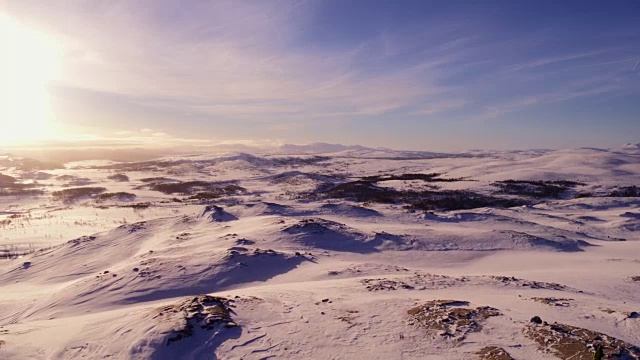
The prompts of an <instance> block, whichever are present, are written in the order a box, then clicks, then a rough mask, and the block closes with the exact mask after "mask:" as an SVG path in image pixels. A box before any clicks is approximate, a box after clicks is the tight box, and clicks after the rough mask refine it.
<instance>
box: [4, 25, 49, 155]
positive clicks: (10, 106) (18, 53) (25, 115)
mask: <svg viewBox="0 0 640 360" xmlns="http://www.w3.org/2000/svg"><path fill="white" fill-rule="evenodd" d="M60 60H61V56H60V50H59V48H58V47H57V46H56V43H55V42H54V41H52V40H51V39H50V38H48V37H47V36H45V35H44V34H40V33H38V32H36V31H34V30H31V29H29V28H27V27H24V26H23V25H21V24H20V23H18V22H16V21H14V20H12V19H10V18H8V17H6V16H3V15H2V14H0V125H1V127H0V142H1V143H5V144H6V143H13V142H16V143H17V142H27V141H33V140H41V139H45V138H49V137H51V136H53V135H54V124H53V113H52V110H51V106H50V99H49V94H48V91H47V85H48V84H49V83H50V82H51V81H52V80H55V79H56V77H57V75H58V70H59V67H60Z"/></svg>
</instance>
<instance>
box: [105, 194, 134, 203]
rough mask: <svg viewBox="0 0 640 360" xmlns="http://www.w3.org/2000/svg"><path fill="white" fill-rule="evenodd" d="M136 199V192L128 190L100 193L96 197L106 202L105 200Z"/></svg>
mask: <svg viewBox="0 0 640 360" xmlns="http://www.w3.org/2000/svg"><path fill="white" fill-rule="evenodd" d="M135 199H136V195H135V194H131V193H128V192H115V193H104V194H100V195H98V196H97V197H96V202H99V203H100V202H105V201H133V200H135Z"/></svg>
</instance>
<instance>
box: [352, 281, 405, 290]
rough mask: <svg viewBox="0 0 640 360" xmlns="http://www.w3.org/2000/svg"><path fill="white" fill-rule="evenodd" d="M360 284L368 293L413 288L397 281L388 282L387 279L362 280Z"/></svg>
mask: <svg viewBox="0 0 640 360" xmlns="http://www.w3.org/2000/svg"><path fill="white" fill-rule="evenodd" d="M362 283H363V284H364V285H365V286H366V287H367V290H369V291H380V290H397V289H406V290H412V289H414V287H413V286H411V285H409V284H407V283H405V282H404V281H399V280H389V279H364V280H362Z"/></svg>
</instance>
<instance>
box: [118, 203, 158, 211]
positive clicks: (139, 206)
mask: <svg viewBox="0 0 640 360" xmlns="http://www.w3.org/2000/svg"><path fill="white" fill-rule="evenodd" d="M150 206H151V203H149V202H141V203H135V204H127V205H120V206H119V207H122V208H132V209H135V210H144V209H148V208H149V207H150Z"/></svg>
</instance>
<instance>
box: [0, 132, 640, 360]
mask: <svg viewBox="0 0 640 360" xmlns="http://www.w3.org/2000/svg"><path fill="white" fill-rule="evenodd" d="M635 150H636V149H635V148H633V147H631V146H625V147H624V149H610V150H602V149H587V148H583V149H568V150H557V151H553V150H531V151H515V152H505V151H501V152H491V151H477V150H476V151H470V152H466V153H460V154H436V153H427V152H411V151H395V150H389V149H371V148H364V147H359V146H342V145H330V144H312V146H308V147H299V146H298V147H296V146H288V147H287V146H285V147H283V148H282V149H281V152H280V153H277V152H271V153H261V154H258V153H256V154H248V153H234V152H225V153H219V154H206V155H201V154H198V155H193V156H171V157H166V158H162V159H158V160H153V161H145V162H139V163H118V162H113V161H83V162H75V163H72V164H66V166H65V167H64V168H59V169H48V170H42V171H44V172H46V173H49V174H51V175H53V176H51V177H42V176H41V177H40V178H39V179H36V180H34V179H33V169H28V170H27V169H21V168H19V167H15V166H14V165H13V164H14V163H15V162H16V161H17V160H19V159H15V158H14V157H11V156H9V155H7V159H11V162H8V161H5V162H4V163H2V164H3V165H0V174H2V175H8V176H12V177H14V178H16V179H17V181H18V183H21V184H31V185H29V186H33V188H35V189H40V190H42V191H43V193H42V194H40V195H37V196H31V195H29V196H27V195H24V196H19V195H11V196H0V224H1V225H0V359H80V358H83V359H86V358H90V359H97V358H114V359H264V358H295V359H352V358H355V359H360V358H370V359H470V358H479V357H478V355H476V352H477V351H478V350H480V349H481V348H483V347H485V346H498V347H501V348H503V349H505V350H506V351H507V352H508V353H509V354H511V356H512V357H514V358H516V359H553V358H555V357H554V356H553V355H552V354H551V353H550V352H547V351H544V350H543V349H540V348H539V347H538V346H537V344H536V343H535V342H534V341H533V340H532V339H531V338H528V337H526V336H525V334H524V333H523V329H524V328H525V326H527V324H528V323H529V319H531V318H532V317H533V316H540V317H541V318H542V319H543V320H544V321H548V322H549V323H553V322H558V323H562V324H568V325H572V326H578V327H583V328H587V329H590V330H594V331H598V332H602V333H604V334H607V335H609V336H613V337H616V338H618V339H621V340H623V341H626V342H628V343H629V344H631V345H635V346H640V319H639V318H638V317H637V316H630V315H629V313H631V312H634V311H636V312H640V277H639V276H640V241H639V240H640V236H639V235H638V234H640V231H639V230H640V198H637V197H628V198H623V197H609V196H606V195H609V194H610V193H611V192H612V191H613V190H614V189H616V188H619V187H623V186H631V185H638V184H640V154H639V153H637V152H636V151H635ZM294 154H301V155H294ZM410 173H419V174H429V173H441V174H442V175H441V177H442V178H446V179H458V178H464V179H462V180H461V181H451V182H426V181H422V180H407V181H405V180H385V181H381V182H380V183H378V184H377V185H378V186H380V188H383V189H387V190H389V191H392V190H393V191H398V192H403V193H405V194H413V192H420V191H424V190H425V189H427V190H429V191H435V192H440V191H451V192H452V193H453V194H457V193H456V192H457V191H461V190H465V191H471V192H474V194H479V195H478V196H480V195H482V196H494V197H495V196H497V197H512V198H516V199H520V200H523V201H525V202H526V204H525V205H522V206H514V207H510V208H500V207H491V206H489V207H478V208H471V209H464V208H461V209H444V208H442V209H435V210H433V211H414V212H412V211H409V210H408V209H407V208H406V207H405V205H407V204H406V203H402V202H396V203H394V202H377V201H375V200H372V201H362V202H356V201H352V200H350V199H348V198H336V197H334V198H332V197H327V195H326V193H325V192H323V191H325V190H326V189H330V188H331V187H332V186H336V185H339V184H344V183H347V182H350V181H364V180H363V177H365V176H372V175H389V174H395V175H400V174H410ZM114 174H125V175H127V176H128V178H129V179H130V180H129V181H116V180H114V178H113V177H112V179H109V177H110V176H112V175H114ZM72 177H73V178H72ZM146 178H169V179H171V181H173V182H174V183H176V184H179V182H185V181H201V182H207V183H209V184H212V185H210V186H214V187H215V186H218V185H220V186H223V185H224V184H234V185H237V186H240V187H242V188H243V189H245V190H244V191H242V192H237V193H234V194H231V195H224V196H220V197H215V196H212V197H211V198H210V199H208V200H194V199H189V198H190V195H192V194H188V193H173V194H164V193H162V192H159V191H154V190H153V188H152V186H151V185H152V184H153V183H154V182H156V183H159V182H161V181H163V180H161V179H159V180H154V181H141V180H142V179H146ZM69 179H83V181H84V182H85V184H86V185H80V186H77V185H69ZM509 179H514V180H524V181H554V180H572V181H579V182H580V183H581V184H578V185H575V186H573V187H568V188H567V189H566V192H564V193H563V194H562V195H561V196H558V197H555V198H530V197H527V196H524V195H505V194H500V193H498V192H497V191H498V188H497V187H496V186H495V185H494V182H497V181H504V180H509ZM459 180H460V179H459ZM30 182H31V183H30ZM216 184H218V185H216ZM7 186H8V185H7ZM86 186H91V187H104V188H106V192H107V193H118V192H126V193H131V194H134V195H136V197H135V199H132V198H126V199H124V198H118V197H114V198H113V199H111V200H109V201H106V202H99V201H97V200H96V198H92V197H85V198H81V199H78V200H77V201H74V202H71V203H63V202H61V201H58V200H56V199H54V198H53V196H52V193H53V192H54V191H58V190H62V189H69V188H75V187H86ZM581 193H590V194H591V195H589V196H585V197H576V196H575V195H577V194H581ZM406 201H411V200H410V199H409V200H406ZM10 253H11V254H12V255H13V254H17V256H15V257H14V256H11V257H10V258H8V259H4V258H2V255H3V254H6V255H9V254H10ZM200 294H210V295H213V296H218V297H223V298H226V299H228V306H229V310H230V311H229V316H230V317H231V319H232V320H233V321H232V323H233V324H231V325H230V323H229V322H228V321H227V320H225V321H221V322H215V323H212V325H211V326H210V328H209V329H203V328H202V327H201V326H200V325H201V324H203V322H202V321H205V320H204V319H205V316H210V315H205V312H206V311H205V310H206V309H204V310H202V309H200V310H198V311H200V312H197V311H196V312H195V313H194V312H190V311H195V310H193V309H192V310H188V311H187V310H184V309H183V307H184V306H185V304H188V303H189V301H193V299H194V297H196V296H198V295H200ZM537 298H558V299H568V300H566V301H565V300H563V302H562V304H565V303H566V306H551V305H548V304H546V303H544V302H541V301H539V300H536V299H537ZM437 299H449V300H451V299H453V300H461V301H467V302H469V305H468V306H469V307H470V308H477V307H481V306H490V307H493V308H496V309H498V310H499V312H500V313H501V315H499V316H492V317H490V318H487V319H486V320H482V328H481V329H480V330H479V331H472V332H469V333H467V334H466V335H464V336H463V337H462V338H454V337H451V338H450V337H448V336H442V335H439V334H438V333H437V332H433V331H430V330H429V329H427V328H424V327H420V326H418V325H417V324H415V323H412V321H411V318H410V316H409V314H408V313H407V311H408V310H409V309H411V308H414V307H416V306H419V305H422V304H424V303H426V302H428V301H432V300H437ZM176 309H178V310H176ZM179 309H183V310H179ZM211 309H213V310H211ZM207 311H214V313H215V312H216V311H221V310H220V308H215V307H212V308H210V309H209V310H207ZM187 314H190V315H189V316H191V317H187ZM206 318H207V319H209V317H206ZM189 324H191V325H193V324H196V325H195V326H193V328H192V329H191V330H188V331H187V330H185V329H187V328H188V326H190V325H189ZM236 325H237V326H236ZM187 333H188V335H189V336H184V337H183V338H181V339H180V340H177V341H175V342H170V343H169V341H168V339H170V338H171V337H172V336H173V337H175V336H176V334H187Z"/></svg>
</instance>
